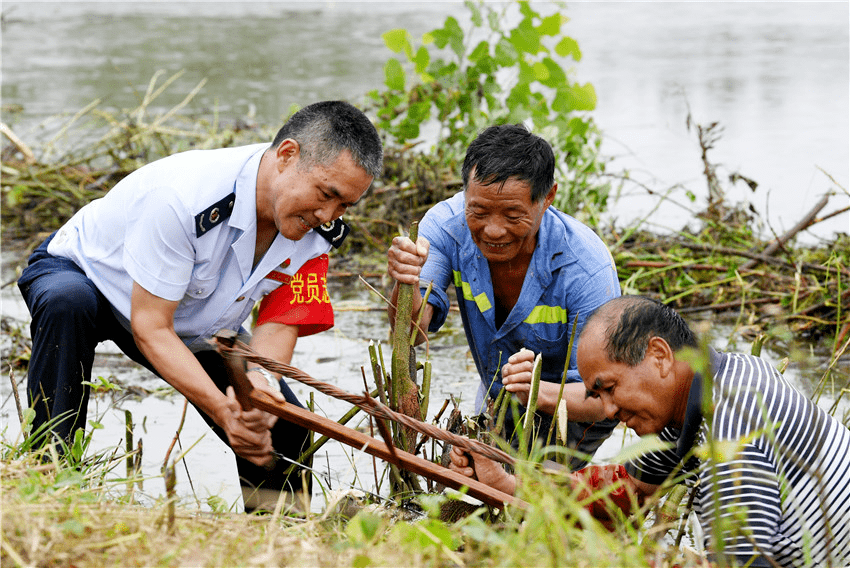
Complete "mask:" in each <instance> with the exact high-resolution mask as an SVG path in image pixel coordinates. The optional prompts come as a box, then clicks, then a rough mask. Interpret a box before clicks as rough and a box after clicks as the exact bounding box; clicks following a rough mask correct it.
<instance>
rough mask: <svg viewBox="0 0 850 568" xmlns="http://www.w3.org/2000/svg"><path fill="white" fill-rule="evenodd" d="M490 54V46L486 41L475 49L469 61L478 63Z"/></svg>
mask: <svg viewBox="0 0 850 568" xmlns="http://www.w3.org/2000/svg"><path fill="white" fill-rule="evenodd" d="M489 54H490V44H489V43H487V42H486V41H481V42H479V44H478V45H476V46H475V49H473V50H472V53H470V54H469V56H468V57H467V59H469V61H470V62H471V63H477V62H478V61H480V60H481V58H482V57H487V56H488V55H489Z"/></svg>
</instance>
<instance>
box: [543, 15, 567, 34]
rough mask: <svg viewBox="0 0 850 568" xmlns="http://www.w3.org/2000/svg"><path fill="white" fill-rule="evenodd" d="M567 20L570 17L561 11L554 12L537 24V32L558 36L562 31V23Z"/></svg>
mask: <svg viewBox="0 0 850 568" xmlns="http://www.w3.org/2000/svg"><path fill="white" fill-rule="evenodd" d="M567 20H568V18H567V17H566V16H564V15H562V14H561V13H560V12H558V13H555V14H552V15H551V16H548V17H546V18H543V21H542V22H540V25H539V26H537V33H539V34H540V35H548V36H556V35H558V34H559V33H561V24H563V23H564V22H566V21H567Z"/></svg>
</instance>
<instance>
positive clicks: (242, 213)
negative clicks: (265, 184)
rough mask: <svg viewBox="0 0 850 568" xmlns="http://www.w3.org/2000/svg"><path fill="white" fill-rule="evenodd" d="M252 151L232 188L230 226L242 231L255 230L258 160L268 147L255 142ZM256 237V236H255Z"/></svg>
mask: <svg viewBox="0 0 850 568" xmlns="http://www.w3.org/2000/svg"><path fill="white" fill-rule="evenodd" d="M254 146H256V149H255V150H254V153H253V154H252V155H251V157H250V158H248V161H247V162H245V165H244V166H242V170H241V171H240V172H239V175H238V176H236V183H234V184H233V190H234V191H235V192H236V204H235V205H234V206H233V213H231V215H230V226H231V227H233V228H236V229H241V230H243V231H248V230H249V229H253V230H254V233H255V235H256V230H257V174H258V173H259V171H260V160H261V159H262V158H263V154H264V153H265V151H266V150H267V149H268V144H256V145H254ZM255 238H256V237H255Z"/></svg>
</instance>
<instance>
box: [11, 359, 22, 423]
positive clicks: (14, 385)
mask: <svg viewBox="0 0 850 568" xmlns="http://www.w3.org/2000/svg"><path fill="white" fill-rule="evenodd" d="M9 380H10V381H12V394H14V395H15V406H16V407H17V409H18V420H19V421H20V422H21V429H23V427H24V411H23V410H22V409H21V397H20V396H18V384H17V383H16V382H15V375H13V374H12V369H11V367H10V368H9Z"/></svg>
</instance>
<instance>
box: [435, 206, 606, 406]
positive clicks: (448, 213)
mask: <svg viewBox="0 0 850 568" xmlns="http://www.w3.org/2000/svg"><path fill="white" fill-rule="evenodd" d="M463 209H464V194H463V192H460V193H458V194H456V195H454V196H453V197H451V198H449V199H447V200H445V201H443V202H441V203H438V204H437V205H435V206H434V207H433V208H431V210H429V211H428V213H427V214H426V215H425V217H424V218H423V219H422V221H421V223H420V226H419V236H422V237H425V238H426V239H428V241H429V243H430V244H431V248H430V252H429V255H428V260H427V262H426V263H425V266H424V267H423V268H422V272H421V274H420V278H419V282H420V286H422V291H423V293H424V291H425V288H426V287H427V285H428V283H429V282H432V281H433V283H434V286H433V290H432V291H431V295H430V296H429V298H428V303H430V304H431V305H432V306H433V307H434V316H433V318H432V319H431V324H430V326H429V331H430V332H434V331H437V330H438V329H439V328H440V327H441V326H442V325H443V323H445V321H446V315H447V314H448V311H449V297H448V294H447V291H448V288H449V286H451V285H452V284H454V287H455V290H456V292H457V301H458V304H459V307H460V313H461V317H462V319H463V328H464V331H465V332H466V338H467V341H468V342H469V348H470V350H471V352H472V357H473V359H474V360H475V365H476V366H477V368H478V374H479V376H480V377H481V380H482V382H484V383H485V385H486V386H488V387H489V394H490V396H491V397H496V396H497V395H498V393H499V390H500V389H501V388H502V381H501V366H502V365H504V364H505V363H506V362H507V359H508V357H510V356H511V355H512V354H514V353H516V352H517V351H519V350H520V348H522V347H525V348H526V349H530V350H532V351H534V352H535V353H542V355H543V373H542V379H543V380H545V381H550V382H558V383H560V381H561V376H562V374H563V371H564V362H565V360H566V357H567V347H568V345H569V341H570V335H571V333H572V326H573V322H574V321H575V320H576V318H578V326H577V328H576V338H578V334H579V333H581V329H582V327H584V322H585V320H586V318H587V316H589V315H590V313H591V312H593V310H595V309H596V308H597V307H599V306H600V305H602V304H604V303H605V302H607V301H608V300H610V299H612V298H616V297H618V296H619V295H620V284H619V281H618V279H617V270H616V268H615V267H614V261H613V259H612V258H611V254H610V253H609V252H608V249H607V248H606V247H605V244H604V243H603V242H602V240H601V239H600V238H599V237H598V236H597V235H596V233H594V232H593V230H591V229H590V228H589V227H587V226H586V225H584V224H582V223H580V222H579V221H577V220H576V219H574V218H572V217H570V216H569V215H566V214H564V213H562V212H560V211H558V210H557V209H555V208H554V207H549V208H548V209H547V210H546V211H545V213H544V215H543V220H542V221H541V223H540V230H539V233H538V235H537V245H536V248H535V249H534V254H533V256H532V259H531V264H530V265H529V267H528V272H527V273H526V276H525V281H524V283H523V287H522V292H521V293H520V297H519V300H518V301H517V303H516V305H515V306H514V308H513V309H512V310H511V313H510V314H509V315H508V317H507V319H506V320H505V322H504V323H503V324H502V326H501V327H500V328H498V329H497V328H496V321H495V315H496V314H495V311H496V310H495V305H496V302H495V299H494V296H493V283H492V281H491V278H490V268H489V265H488V263H487V259H486V258H485V257H484V255H483V254H482V253H481V251H480V250H479V249H478V247H477V246H476V245H475V243H474V242H473V240H472V235H471V234H470V232H469V227H468V226H467V224H466V217H465V216H464V213H463ZM577 343H578V341H574V345H573V350H572V353H571V354H570V362H569V370H568V373H567V382H579V381H581V378H580V377H579V374H578V370H577V368H576V349H575V348H576V346H577Z"/></svg>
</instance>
